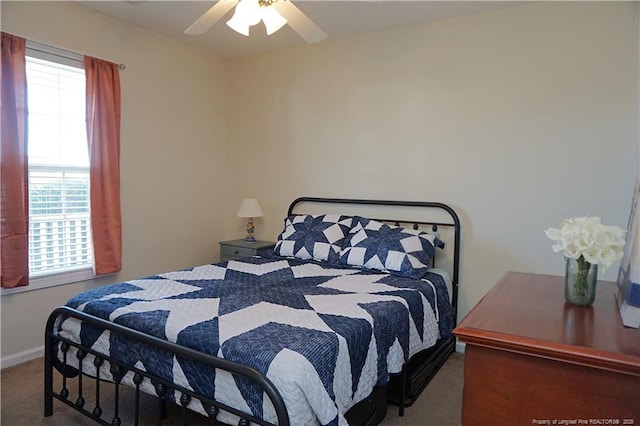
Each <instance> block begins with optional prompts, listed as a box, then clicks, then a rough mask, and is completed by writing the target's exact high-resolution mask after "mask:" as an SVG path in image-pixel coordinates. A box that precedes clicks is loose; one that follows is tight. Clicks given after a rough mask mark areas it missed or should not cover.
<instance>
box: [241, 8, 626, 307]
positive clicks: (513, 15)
mask: <svg viewBox="0 0 640 426" xmlns="http://www.w3.org/2000/svg"><path fill="white" fill-rule="evenodd" d="M637 8H638V3H637V2H636V3H619V2H611V3H607V2H601V3H598V2H594V3H590V2H586V3H581V2H566V3H560V4H554V3H553V2H546V3H545V2H543V3H537V4H533V3H527V2H525V3H523V4H522V5H517V6H514V7H511V8H506V9H502V10H498V11H493V12H489V13H484V14H478V15H473V16H467V17H462V18H456V19H449V20H443V21H440V22H435V23H430V24H426V25H420V26H412V27H407V28H404V29H398V30H393V31H387V32H380V33H376V34H370V35H365V36H360V37H355V38H350V39H345V40H337V41H329V42H325V43H322V44H319V45H314V46H306V47H303V48H299V49H291V50H286V51H279V52H274V53H269V54H263V55H257V56H250V57H245V58H240V59H237V60H234V61H232V62H231V63H230V78H231V87H230V93H231V94H232V109H231V111H232V114H231V117H232V120H231V128H230V131H231V137H232V140H233V141H234V145H233V150H232V152H231V154H232V162H233V163H236V164H237V163H241V162H242V164H244V165H245V166H246V167H245V169H246V170H248V171H249V170H253V171H254V172H253V173H249V172H248V173H243V174H242V176H240V178H241V179H243V180H238V181H237V186H236V194H243V193H247V192H252V193H255V194H257V196H258V198H259V199H260V201H261V202H262V203H264V205H263V207H264V210H265V218H264V222H265V223H264V225H263V226H262V227H261V228H259V233H260V234H259V235H260V236H262V237H264V238H273V237H274V236H276V235H277V233H278V232H279V231H280V227H281V223H282V216H283V215H284V213H283V212H284V211H285V208H286V206H287V204H288V202H289V200H291V199H293V198H295V197H297V196H301V195H312V196H344V197H361V198H382V199H406V200H435V201H442V202H445V203H448V204H450V205H451V206H452V207H454V208H455V209H457V211H458V212H459V214H460V215H461V219H462V222H463V228H464V231H463V232H464V234H463V249H462V272H461V286H462V287H461V300H460V310H459V313H460V318H462V316H464V315H465V314H466V313H467V312H468V311H469V309H470V307H471V306H473V305H474V304H475V303H476V302H477V301H478V300H479V299H480V298H481V297H482V295H484V294H485V293H486V291H487V290H488V289H489V288H490V287H491V286H492V285H493V284H494V283H495V281H496V280H497V279H498V278H499V277H500V276H501V275H502V274H503V273H504V272H505V271H507V270H518V271H532V272H540V273H551V274H557V275H561V274H563V259H562V256H561V255H560V254H555V253H553V252H552V250H551V241H550V240H548V239H547V238H546V237H545V235H544V233H543V232H542V230H543V229H545V228H547V227H549V226H557V225H558V224H559V223H560V221H561V220H562V219H563V218H565V217H568V216H578V215H599V216H601V217H602V218H603V220H604V221H605V223H607V224H617V225H621V226H626V223H627V220H628V215H629V208H630V203H631V195H632V188H633V183H634V179H635V175H636V169H637V162H636V160H635V158H636V157H637V151H638V12H637ZM249 120H250V121H249ZM249 153H251V154H249ZM616 267H617V266H616ZM614 269H615V268H612V269H610V270H609V271H607V273H606V274H605V275H604V276H605V277H606V278H608V279H615V276H616V273H617V271H616V270H614Z"/></svg>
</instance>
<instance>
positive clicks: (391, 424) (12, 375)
mask: <svg viewBox="0 0 640 426" xmlns="http://www.w3.org/2000/svg"><path fill="white" fill-rule="evenodd" d="M463 363H464V356H463V355H462V354H460V353H455V354H453V355H452V356H451V357H450V358H449V359H448V360H447V362H446V363H445V364H444V365H443V366H442V368H441V370H440V371H439V372H438V374H437V375H436V376H435V377H434V378H433V380H432V381H431V383H430V384H429V386H427V388H426V389H425V391H424V392H423V393H422V395H420V398H419V399H418V400H417V401H416V402H415V403H414V404H413V405H412V406H411V407H410V408H407V409H406V410H405V415H404V416H403V417H400V416H399V415H398V408H397V407H395V406H391V405H390V406H389V407H388V410H387V416H386V417H385V419H384V420H383V421H382V423H381V424H380V425H381V426H458V425H460V424H461V422H460V419H461V409H462V382H463ZM87 382H89V381H87ZM85 383H86V382H85ZM43 386H44V385H43V359H42V358H40V359H36V360H33V361H29V362H26V363H24V364H20V365H17V366H14V367H10V368H6V369H3V370H2V373H1V381H0V387H1V399H0V407H1V408H2V414H1V416H0V423H1V424H2V425H5V426H22V425H25V426H32V425H34V426H35V425H46V426H80V425H93V424H96V423H94V422H92V421H91V420H89V419H87V418H86V417H84V416H82V415H81V414H79V413H77V412H76V411H74V410H73V409H71V408H69V407H67V406H66V405H65V404H63V403H62V402H60V401H58V400H54V401H53V408H54V414H53V416H51V417H46V418H45V417H43V410H44V408H43V407H44V402H43ZM55 388H56V389H59V387H58V386H56V387H55ZM91 391H92V388H91V384H90V383H89V384H86V385H85V392H86V393H85V394H88V395H90V394H91V393H90V392H91ZM105 397H106V395H103V397H102V398H105ZM132 400H133V392H130V391H129V389H125V390H124V391H122V393H121V395H120V406H121V407H127V406H129V407H131V406H133V402H132ZM141 403H142V407H143V408H142V410H141V415H140V416H141V421H140V425H141V426H146V425H158V424H162V425H168V426H173V425H181V424H182V410H181V409H180V408H179V407H177V406H174V405H171V404H169V405H168V409H167V412H168V418H167V419H166V420H164V421H162V423H160V419H159V416H158V410H157V399H155V398H153V397H150V396H148V395H142V397H141ZM105 406H106V404H105ZM121 417H122V424H123V425H129V424H133V420H132V416H131V415H128V413H126V412H121ZM188 424H189V425H193V426H200V425H210V424H211V421H210V420H209V419H206V418H205V417H202V416H200V415H198V414H197V413H193V412H189V413H188ZM293 426H298V425H293Z"/></svg>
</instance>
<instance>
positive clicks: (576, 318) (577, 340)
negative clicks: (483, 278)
mask: <svg viewBox="0 0 640 426" xmlns="http://www.w3.org/2000/svg"><path fill="white" fill-rule="evenodd" d="M616 291H617V287H616V284H615V283H613V282H609V281H598V283H597V285H596V301H595V303H594V304H593V306H592V307H588V308H584V307H575V306H570V305H568V304H566V303H565V301H564V277H561V276H554V275H541V274H530V273H522V272H507V273H506V274H505V275H504V276H503V277H502V278H501V279H500V280H499V281H498V282H497V283H496V284H495V285H494V287H493V288H492V289H491V290H490V291H489V292H488V293H487V294H486V295H485V296H484V298H483V299H482V300H481V301H480V302H479V303H478V304H477V305H476V306H475V307H474V308H473V309H472V310H471V312H469V314H468V315H467V316H466V317H465V318H464V320H462V322H461V323H460V325H459V326H458V327H457V328H456V329H455V330H454V333H455V334H456V336H457V337H458V338H459V339H460V340H461V341H463V342H467V343H470V344H478V345H483V346H488V347H495V348H499V349H503V350H511V351H514V352H523V353H528V354H535V355H538V356H545V357H551V358H557V359H562V360H565V361H569V362H576V363H580V364H588V365H592V366H594V367H601V368H607V369H613V370H616V371H624V372H628V373H632V374H635V375H639V376H640V330H639V329H635V328H627V327H624V326H623V325H622V321H621V319H620V314H619V311H618V305H617V303H616V300H615V295H616Z"/></svg>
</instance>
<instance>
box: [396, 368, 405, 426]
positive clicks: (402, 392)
mask: <svg viewBox="0 0 640 426" xmlns="http://www.w3.org/2000/svg"><path fill="white" fill-rule="evenodd" d="M400 388H401V390H400V404H399V405H398V415H399V416H400V417H404V399H405V398H406V394H407V365H406V364H405V365H404V366H403V367H402V381H401V386H400Z"/></svg>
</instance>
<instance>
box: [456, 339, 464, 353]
mask: <svg viewBox="0 0 640 426" xmlns="http://www.w3.org/2000/svg"><path fill="white" fill-rule="evenodd" d="M465 347H466V343H464V342H461V341H459V340H456V352H460V353H461V354H463V353H464V348H465Z"/></svg>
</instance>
